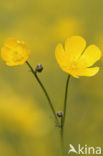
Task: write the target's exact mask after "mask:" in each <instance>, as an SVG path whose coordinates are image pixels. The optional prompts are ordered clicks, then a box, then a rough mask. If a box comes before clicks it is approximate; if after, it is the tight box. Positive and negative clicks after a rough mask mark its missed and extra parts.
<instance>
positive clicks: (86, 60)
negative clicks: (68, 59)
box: [78, 45, 101, 67]
mask: <svg viewBox="0 0 103 156" xmlns="http://www.w3.org/2000/svg"><path fill="white" fill-rule="evenodd" d="M100 58H101V51H100V49H99V48H98V47H97V46H95V45H90V46H89V47H88V48H87V49H86V50H85V51H84V53H83V55H82V56H81V57H80V59H79V60H78V65H79V66H81V67H90V66H92V65H93V64H94V63H95V62H97V61H98V60H99V59H100Z"/></svg>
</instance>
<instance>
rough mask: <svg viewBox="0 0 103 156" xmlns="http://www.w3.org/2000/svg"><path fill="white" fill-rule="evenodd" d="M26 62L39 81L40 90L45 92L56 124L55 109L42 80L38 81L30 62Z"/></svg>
mask: <svg viewBox="0 0 103 156" xmlns="http://www.w3.org/2000/svg"><path fill="white" fill-rule="evenodd" d="M26 64H27V65H28V67H29V68H30V70H31V72H32V73H33V75H34V76H35V78H36V80H37V82H38V83H39V85H40V87H41V88H42V90H43V92H44V94H45V96H46V98H47V100H48V103H49V105H50V108H51V110H52V112H53V114H54V117H55V120H56V123H57V124H58V123H59V121H58V118H57V115H56V112H55V109H54V107H53V105H52V102H51V99H50V97H49V95H48V93H47V91H46V89H45V87H44V85H43V84H42V82H41V81H40V79H39V77H38V76H37V74H36V71H35V70H34V69H33V68H32V66H31V65H30V63H29V62H28V61H26Z"/></svg>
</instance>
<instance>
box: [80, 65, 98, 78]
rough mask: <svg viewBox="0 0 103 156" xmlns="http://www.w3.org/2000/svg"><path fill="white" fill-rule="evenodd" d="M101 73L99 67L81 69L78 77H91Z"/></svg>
mask: <svg viewBox="0 0 103 156" xmlns="http://www.w3.org/2000/svg"><path fill="white" fill-rule="evenodd" d="M98 71H99V67H93V68H85V69H81V70H80V71H79V72H78V73H77V75H78V76H88V77H91V76H94V75H96V74H97V73H98Z"/></svg>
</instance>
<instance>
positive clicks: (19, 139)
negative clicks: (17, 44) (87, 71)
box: [0, 0, 103, 156]
mask: <svg viewBox="0 0 103 156" xmlns="http://www.w3.org/2000/svg"><path fill="white" fill-rule="evenodd" d="M71 35H81V36H83V37H84V38H85V39H86V40H87V45H89V44H96V45H97V46H99V47H100V49H101V50H103V0H65V1H63V0H61V1H60V0H56V1H55V0H52V1H47V0H38V1H34V0H15V1H13V0H6V1H5V0H4V1H3V0H1V1H0V47H2V45H3V43H4V41H5V40H7V39H8V38H10V37H14V38H17V39H18V40H23V41H25V42H26V43H27V46H28V48H29V49H30V51H31V55H30V58H29V62H30V63H31V64H32V66H33V67H34V68H35V66H36V65H37V64H38V63H42V64H43V66H44V70H43V72H42V73H40V74H39V77H40V79H41V80H42V82H43V83H44V85H45V87H46V88H47V90H48V92H49V94H50V97H51V99H52V101H53V104H54V107H55V109H56V111H60V110H62V109H63V99H64V89H65V81H66V74H65V73H64V72H63V71H61V69H60V68H59V66H58V64H57V62H56V59H55V54H54V51H55V47H56V45H57V43H59V42H62V43H64V40H65V39H66V38H67V37H69V36H71ZM98 64H99V65H100V67H101V70H100V72H99V73H98V74H97V75H96V76H94V77H92V78H86V77H83V78H80V79H74V78H72V79H71V81H70V86H69V94H68V96H69V99H68V108H67V116H66V124H65V142H64V143H65V146H64V148H65V155H68V150H69V144H70V143H71V144H73V145H75V146H77V145H78V144H81V145H85V144H88V145H92V146H101V147H102V140H103V85H102V84H103V70H102V66H103V59H102V60H101V61H100V62H99V63H98ZM0 156H61V146H60V134H59V128H57V127H55V124H54V118H53V115H52V112H51V110H50V107H49V105H48V103H47V100H46V99H45V96H44V94H43V92H42V91H41V88H40V86H39V85H38V83H37V82H36V80H35V79H34V77H33V75H32V73H31V72H30V70H29V69H28V67H27V65H26V64H25V65H22V66H18V67H8V66H6V65H5V63H4V62H3V61H2V59H1V58H0Z"/></svg>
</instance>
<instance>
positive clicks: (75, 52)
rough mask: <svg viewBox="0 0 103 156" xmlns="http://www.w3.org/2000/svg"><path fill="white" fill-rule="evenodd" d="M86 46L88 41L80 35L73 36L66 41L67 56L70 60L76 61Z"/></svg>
mask: <svg viewBox="0 0 103 156" xmlns="http://www.w3.org/2000/svg"><path fill="white" fill-rule="evenodd" d="M85 47H86V41H85V40H84V39H83V38H82V37H80V36H72V37H71V38H68V39H67V40H66V41H65V50H66V57H67V60H68V62H69V61H70V62H73V61H76V60H77V59H78V58H79V57H80V55H81V54H82V52H83V51H84V49H85Z"/></svg>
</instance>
